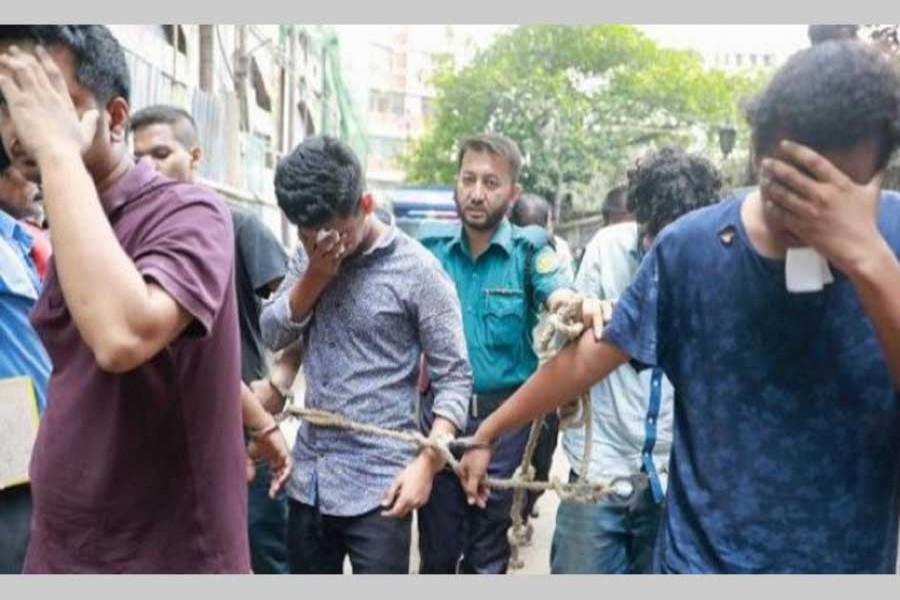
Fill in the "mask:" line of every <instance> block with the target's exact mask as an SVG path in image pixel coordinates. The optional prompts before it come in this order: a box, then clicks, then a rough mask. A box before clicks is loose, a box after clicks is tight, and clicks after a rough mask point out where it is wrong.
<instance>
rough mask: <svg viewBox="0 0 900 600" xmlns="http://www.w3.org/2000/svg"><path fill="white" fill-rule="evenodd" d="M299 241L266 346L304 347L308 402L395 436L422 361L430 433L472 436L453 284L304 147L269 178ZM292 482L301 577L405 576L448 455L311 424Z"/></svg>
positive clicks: (292, 527) (295, 564)
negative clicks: (415, 517) (421, 514)
mask: <svg viewBox="0 0 900 600" xmlns="http://www.w3.org/2000/svg"><path fill="white" fill-rule="evenodd" d="M275 193H276V196H277V198H278V204H279V206H280V207H281V209H282V210H283V211H284V213H285V215H287V218H288V219H289V220H290V221H291V222H292V223H294V224H295V225H297V226H298V228H299V234H300V241H301V244H299V245H298V248H297V251H296V253H295V254H294V256H293V257H292V259H291V262H290V265H289V267H288V274H287V277H286V278H285V280H284V282H283V283H282V285H281V286H280V288H279V289H278V291H276V292H275V294H274V296H273V297H272V298H271V299H270V300H269V301H268V302H267V304H266V306H265V307H264V309H263V312H262V316H261V318H260V326H261V329H262V335H263V340H264V341H265V342H266V343H267V344H268V345H269V346H270V347H271V348H272V349H273V350H278V349H281V348H283V347H285V346H287V345H288V344H291V343H292V342H295V341H296V340H298V339H302V340H303V342H304V344H305V350H304V373H305V375H306V383H307V392H306V406H308V407H313V408H319V409H323V410H326V411H330V412H334V413H338V414H340V415H341V416H344V417H346V418H348V419H350V420H353V421H357V422H363V423H368V424H371V425H376V426H379V427H383V428H388V429H415V428H416V426H417V422H416V411H415V404H416V401H417V397H418V388H417V386H416V382H417V379H418V375H419V357H420V355H421V354H423V353H424V355H425V358H426V361H427V364H428V368H429V372H430V375H431V380H432V385H433V387H434V390H435V404H434V406H435V414H436V415H437V418H436V419H435V422H434V426H433V428H432V429H431V432H432V434H444V435H446V434H454V433H455V432H456V431H460V430H462V429H464V428H465V426H466V409H467V406H468V400H469V394H470V393H471V385H472V384H471V371H470V369H469V364H468V355H467V353H466V346H465V339H464V338H463V328H462V316H461V312H460V307H459V302H458V301H457V299H456V293H455V291H454V289H453V284H452V283H451V282H450V280H449V278H448V277H447V276H446V274H444V272H443V270H442V269H441V266H440V265H439V264H438V262H437V260H436V259H435V258H434V257H432V256H431V255H430V254H428V252H427V251H426V250H425V249H424V248H423V247H422V246H421V245H419V244H418V243H416V242H415V241H414V240H412V239H411V238H409V237H407V236H406V235H405V234H404V233H403V232H401V231H400V230H398V229H397V228H396V227H394V226H393V225H391V224H385V223H383V222H381V221H379V220H378V218H377V217H376V216H375V215H374V210H375V203H374V200H373V198H372V196H371V195H370V194H368V193H366V192H364V180H363V174H362V168H361V167H360V164H359V160H358V159H357V158H356V156H355V155H354V153H353V151H352V150H351V149H350V148H348V147H347V146H346V145H345V144H343V143H341V142H339V141H337V140H335V139H332V138H328V137H324V138H313V139H309V140H307V141H305V142H303V143H302V144H300V145H299V146H298V147H297V148H296V149H294V151H293V152H292V153H291V154H290V155H288V156H287V157H286V158H285V159H284V160H283V161H282V163H281V164H279V166H278V169H277V171H276V173H275ZM294 458H295V466H294V471H293V474H292V476H291V479H290V481H289V483H288V485H287V493H288V496H289V514H288V561H289V564H290V568H291V572H293V573H319V574H328V573H340V572H341V571H342V567H343V563H344V558H345V557H346V556H348V555H349V557H350V562H351V565H352V567H353V572H354V573H395V574H396V573H407V572H408V571H409V550H410V537H411V523H412V518H411V512H412V510H414V509H416V508H418V507H420V506H422V505H423V504H424V503H425V502H426V501H427V500H428V498H429V495H430V494H431V485H432V479H433V478H434V475H435V474H436V473H437V472H438V471H439V470H440V469H441V468H442V467H443V462H444V461H443V459H442V458H441V456H440V455H438V454H437V453H436V452H434V451H433V450H423V451H421V452H419V453H418V454H416V451H415V449H413V448H411V447H410V446H408V445H404V444H402V443H399V442H396V441H394V440H390V439H386V438H383V437H376V436H368V435H363V434H359V433H355V432H349V431H343V430H333V429H320V428H316V427H314V426H311V425H309V424H308V423H303V424H302V426H301V428H300V430H299V432H298V434H297V443H296V445H295V447H294Z"/></svg>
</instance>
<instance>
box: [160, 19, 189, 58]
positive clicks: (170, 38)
mask: <svg viewBox="0 0 900 600" xmlns="http://www.w3.org/2000/svg"><path fill="white" fill-rule="evenodd" d="M175 27H178V29H177V31H178V52H180V53H181V54H184V55H187V36H186V35H185V34H184V27H182V26H181V25H177V26H176V25H163V26H162V28H163V34H165V36H166V42H167V43H168V44H169V45H170V46H174V45H175V32H176V29H175Z"/></svg>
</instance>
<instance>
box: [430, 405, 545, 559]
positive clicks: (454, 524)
mask: <svg viewBox="0 0 900 600" xmlns="http://www.w3.org/2000/svg"><path fill="white" fill-rule="evenodd" d="M478 423H479V421H477V420H473V419H470V423H469V429H468V431H473V430H474V428H475V427H477V426H478ZM528 430H529V427H525V428H522V429H520V430H518V431H516V432H515V433H513V434H512V435H509V436H505V437H503V438H501V440H500V443H499V444H498V446H497V451H496V453H495V454H494V458H493V459H492V460H491V464H490V467H489V468H488V473H489V474H490V475H491V476H492V477H510V476H511V475H512V474H513V472H514V471H515V470H516V468H517V467H518V466H519V463H520V462H521V460H522V453H523V451H524V450H525V443H526V442H527V440H528ZM511 508H512V492H511V491H502V492H498V491H494V492H491V497H490V498H489V499H488V503H487V508H485V509H480V508H478V507H477V506H469V505H468V503H467V502H466V495H465V492H464V491H463V489H462V485H461V484H460V482H459V478H458V477H457V476H456V475H455V474H454V473H452V472H450V471H446V470H445V471H441V472H440V473H438V475H437V476H436V477H435V478H434V485H433V487H432V490H431V498H430V499H429V501H428V503H427V504H426V505H425V506H423V507H422V508H421V509H419V554H420V555H421V557H422V562H421V565H420V567H419V572H420V573H428V574H453V573H457V572H460V573H469V574H474V573H495V574H498V573H505V572H506V569H507V567H508V566H509V554H510V548H509V540H508V539H507V537H506V532H507V530H508V529H509V528H510V526H511V525H512V518H511V517H510V514H509V513H510V509H511Z"/></svg>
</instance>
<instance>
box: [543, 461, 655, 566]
mask: <svg viewBox="0 0 900 600" xmlns="http://www.w3.org/2000/svg"><path fill="white" fill-rule="evenodd" d="M574 480H575V474H574V473H570V476H569V481H574ZM662 512H663V505H662V504H657V503H655V502H654V501H653V493H652V492H651V490H650V488H649V487H647V488H646V489H644V490H642V491H640V492H639V493H638V495H637V496H635V497H634V498H633V499H630V500H629V501H622V500H617V499H615V498H611V499H607V500H603V501H601V502H598V503H596V504H580V503H578V502H573V501H570V500H565V501H563V502H561V503H560V505H559V509H558V510H557V512H556V530H555V531H554V532H553V544H552V546H551V548H550V572H551V573H553V574H605V575H614V574H620V573H649V572H650V571H651V566H652V559H653V548H654V545H655V543H656V535H657V531H658V530H659V524H660V520H661V519H662Z"/></svg>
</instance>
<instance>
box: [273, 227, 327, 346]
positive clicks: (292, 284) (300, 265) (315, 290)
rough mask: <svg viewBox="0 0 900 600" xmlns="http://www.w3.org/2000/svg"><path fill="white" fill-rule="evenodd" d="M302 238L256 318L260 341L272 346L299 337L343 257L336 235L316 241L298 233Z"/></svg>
mask: <svg viewBox="0 0 900 600" xmlns="http://www.w3.org/2000/svg"><path fill="white" fill-rule="evenodd" d="M301 242H302V243H301V244H300V245H299V246H297V250H296V252H295V253H294V256H293V257H291V261H290V264H289V265H288V272H287V275H286V276H285V278H284V281H282V282H281V285H280V286H279V288H278V290H277V291H276V292H275V294H274V295H273V296H272V297H271V298H270V299H269V300H267V301H266V303H265V304H264V307H263V311H262V314H261V315H260V318H259V326H260V330H261V333H262V338H263V341H264V342H265V343H266V345H267V346H269V348H271V349H272V350H281V349H282V348H284V347H285V346H287V345H289V344H291V343H293V342H296V341H298V340H301V339H302V337H303V332H304V331H305V329H306V326H307V325H308V323H309V318H310V317H311V316H312V311H313V308H314V307H315V305H316V303H317V302H318V301H319V297H320V296H321V295H322V292H324V291H325V288H327V287H328V285H329V284H330V283H331V280H332V279H333V278H334V277H335V276H336V275H337V272H338V269H339V268H340V264H341V261H342V260H343V253H342V252H341V250H342V244H341V241H340V240H339V239H338V238H337V237H336V236H330V237H328V238H326V239H325V240H323V241H321V242H318V243H317V242H315V240H314V239H308V238H306V237H304V236H301ZM310 257H311V258H310Z"/></svg>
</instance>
